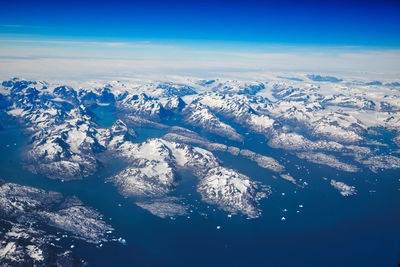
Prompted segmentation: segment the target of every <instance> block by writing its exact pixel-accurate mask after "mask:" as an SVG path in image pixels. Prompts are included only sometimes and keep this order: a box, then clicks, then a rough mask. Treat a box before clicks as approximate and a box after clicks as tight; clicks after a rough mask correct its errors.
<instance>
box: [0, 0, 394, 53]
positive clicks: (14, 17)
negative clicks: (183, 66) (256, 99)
mask: <svg viewBox="0 0 400 267" xmlns="http://www.w3.org/2000/svg"><path fill="white" fill-rule="evenodd" d="M1 10H2V12H1V16H0V34H1V35H2V36H3V38H4V37H7V38H10V37H21V38H22V37H26V36H29V37H35V38H56V39H80V40H82V39H83V40H85V39H87V40H89V39H96V40H113V41H115V40H120V41H127V40H178V41H180V40H189V41H218V42H220V41H230V42H250V43H265V44H284V45H339V46H379V47H391V48H398V47H400V1H235V0H231V1H140V2H136V1H131V2H130V3H126V2H125V1H84V2H82V1H54V0H53V1H17V0H3V1H1Z"/></svg>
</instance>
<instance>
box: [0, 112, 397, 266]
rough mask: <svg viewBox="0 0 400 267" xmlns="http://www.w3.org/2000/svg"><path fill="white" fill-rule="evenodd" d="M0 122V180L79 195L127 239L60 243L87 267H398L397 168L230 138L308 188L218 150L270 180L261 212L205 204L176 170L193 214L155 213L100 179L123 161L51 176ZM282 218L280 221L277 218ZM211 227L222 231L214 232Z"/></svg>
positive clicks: (142, 132) (14, 129)
mask: <svg viewBox="0 0 400 267" xmlns="http://www.w3.org/2000/svg"><path fill="white" fill-rule="evenodd" d="M97 112H101V110H97ZM104 114H106V115H104ZM104 114H103V115H102V116H103V117H104V118H106V121H105V122H104V121H103V122H99V123H100V124H101V123H103V126H109V125H110V123H112V121H113V119H112V117H111V118H110V117H107V116H110V113H108V112H106V113H104ZM107 114H108V115H107ZM114 120H115V118H114ZM2 125H4V126H5V129H4V130H2V131H0V178H2V179H5V180H7V181H10V182H14V183H18V184H23V185H29V186H35V187H38V188H43V189H47V190H54V191H58V192H61V193H63V194H65V195H76V196H78V197H79V198H80V199H81V200H82V201H83V202H84V203H86V204H87V205H90V206H92V207H94V208H96V209H97V210H98V211H99V212H101V213H102V214H104V215H105V216H104V218H105V220H106V221H108V222H109V223H110V224H111V225H112V226H113V227H114V228H115V229H116V231H115V236H116V237H123V238H125V239H126V241H127V244H126V245H122V244H121V243H119V242H109V243H105V244H104V246H103V247H101V248H98V247H96V246H94V245H90V244H85V243H84V242H81V241H74V240H69V239H68V240H65V241H64V243H65V244H66V245H70V244H72V243H74V244H75V248H74V249H73V250H74V252H75V253H76V254H77V255H78V256H80V257H81V258H83V259H85V260H86V261H88V262H89V263H90V264H91V266H157V265H158V266H225V265H230V266H239V265H243V266H250V265H251V266H361V265H362V266H395V265H396V263H397V261H398V257H399V251H400V241H399V240H400V226H399V225H400V191H399V190H398V189H399V188H400V180H399V179H400V172H399V171H385V172H381V173H378V174H374V173H372V172H370V171H368V170H363V172H361V173H356V174H349V173H345V172H340V171H337V170H334V169H332V168H329V167H323V166H320V165H316V164H310V163H307V162H305V161H302V160H299V159H297V158H296V157H294V156H293V155H291V154H287V153H286V152H284V151H281V150H274V149H271V148H269V147H268V146H267V145H266V144H265V140H263V138H262V137H259V136H247V138H246V140H245V143H244V144H238V143H236V142H232V143H229V142H228V143H229V144H232V145H236V146H246V147H247V148H248V149H251V150H253V151H256V152H258V153H263V154H265V155H272V156H274V157H275V158H276V159H278V160H280V161H281V162H282V163H283V164H284V165H285V166H286V168H287V169H288V171H289V172H290V173H291V174H292V175H293V176H294V177H295V178H296V179H302V180H303V181H306V182H307V183H308V184H309V185H308V186H307V187H305V188H298V187H296V186H295V185H293V184H292V183H290V182H288V181H285V180H282V179H274V178H273V177H272V176H273V175H274V174H273V173H272V172H270V171H268V170H265V169H262V168H260V167H258V166H257V165H256V164H255V163H254V162H251V161H249V160H247V159H244V158H241V157H235V156H232V155H230V154H228V153H224V152H216V153H215V155H216V156H218V157H219V158H220V159H221V160H222V162H223V165H224V166H226V167H230V168H234V169H237V170H239V171H240V172H242V173H244V174H246V175H248V176H250V177H251V178H252V179H254V180H258V181H261V182H263V183H264V184H267V185H271V186H272V195H271V196H270V197H269V198H267V199H263V200H262V201H261V205H260V208H261V209H262V210H263V215H262V217H260V218H258V219H253V220H248V219H246V217H244V216H232V218H229V217H228V216H227V215H228V213H226V212H223V211H219V210H218V209H216V208H215V207H213V206H209V205H207V204H204V203H202V202H201V201H200V196H199V194H198V193H197V192H196V189H195V185H196V182H197V179H196V178H195V177H193V176H192V175H191V174H190V173H188V172H187V171H181V172H180V176H181V177H182V180H181V184H180V185H179V187H178V188H177V190H176V192H174V195H177V196H182V197H185V198H187V203H189V204H190V205H191V210H193V212H192V213H190V216H189V217H190V218H187V217H186V216H184V217H178V218H176V220H170V219H160V218H158V217H155V216H153V215H151V214H150V213H149V212H147V211H145V210H143V209H141V208H139V207H137V206H136V205H135V204H134V200H133V199H129V198H123V197H122V196H120V195H119V194H118V192H117V190H116V188H114V187H113V186H112V184H110V183H105V182H104V180H105V178H106V177H109V176H111V175H113V174H115V173H116V172H118V171H119V170H120V169H121V168H123V167H124V166H125V164H124V163H123V162H120V161H116V160H115V161H111V162H109V163H108V165H106V166H105V167H104V168H103V169H101V170H100V171H98V172H97V173H96V174H95V175H92V176H90V177H87V178H85V179H83V180H80V181H69V182H61V181H58V180H51V179H48V178H46V177H43V176H41V175H35V174H32V173H30V172H28V171H26V170H24V169H23V168H22V163H21V155H22V153H23V147H24V142H26V137H25V136H24V135H23V134H22V132H21V131H20V129H19V127H18V126H17V125H15V124H12V123H4V122H3V123H2ZM135 130H136V131H137V132H138V134H139V141H140V140H145V139H146V138H148V137H160V136H162V135H163V134H165V132H164V131H159V130H155V129H135ZM208 137H209V138H210V139H212V138H214V139H215V140H216V141H221V142H222V141H225V140H218V137H216V136H212V135H210V136H208ZM322 177H327V178H329V179H331V178H333V179H336V180H338V181H343V182H345V183H346V184H349V185H354V186H355V187H356V188H357V190H358V193H357V195H354V196H350V197H343V196H341V195H340V194H339V192H338V191H337V190H336V189H334V188H333V187H332V186H331V185H330V184H329V181H325V180H324V179H322ZM370 190H374V191H375V192H372V193H371V192H370ZM282 193H285V195H282ZM119 204H120V205H119ZM299 205H303V207H302V208H300V207H299ZM284 209H287V211H286V212H285V211H284ZM297 211H299V213H297ZM203 213H205V214H207V216H204V214H203ZM202 214H203V215H202ZM282 216H284V217H286V221H281V217H282ZM217 226H221V229H219V230H217Z"/></svg>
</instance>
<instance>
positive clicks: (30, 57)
mask: <svg viewBox="0 0 400 267" xmlns="http://www.w3.org/2000/svg"><path fill="white" fill-rule="evenodd" d="M277 47H278V49H277ZM225 48H226V49H225ZM265 72H303V73H307V72H317V73H335V74H342V75H343V74H347V75H353V76H354V75H355V76H369V77H371V78H373V77H377V78H379V77H387V78H390V77H393V78H396V77H399V73H400V50H387V49H372V48H371V49H366V48H351V47H347V48H346V47H345V48H337V47H332V48H329V47H325V48H321V47H295V46H291V47H285V46H280V47H279V46H275V47H274V49H269V48H268V47H267V46H265V47H256V46H252V45H247V46H240V47H239V46H237V47H229V49H228V47H225V46H224V44H219V45H216V46H213V45H209V46H207V45H197V46H196V44H195V45H193V44H186V45H183V44H179V45H171V44H159V43H152V42H146V41H141V42H99V41H93V42H92V41H63V40H61V41H60V40H18V39H8V40H0V78H1V79H7V78H9V77H11V76H19V77H25V78H36V79H63V80H68V79H88V78H90V79H92V78H113V77H138V76H162V75H172V74H178V75H191V76H204V77H205V76H210V77H212V76H221V75H228V76H241V77H243V76H249V75H250V76H251V75H253V77H255V76H257V74H260V75H261V74H262V73H265Z"/></svg>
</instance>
